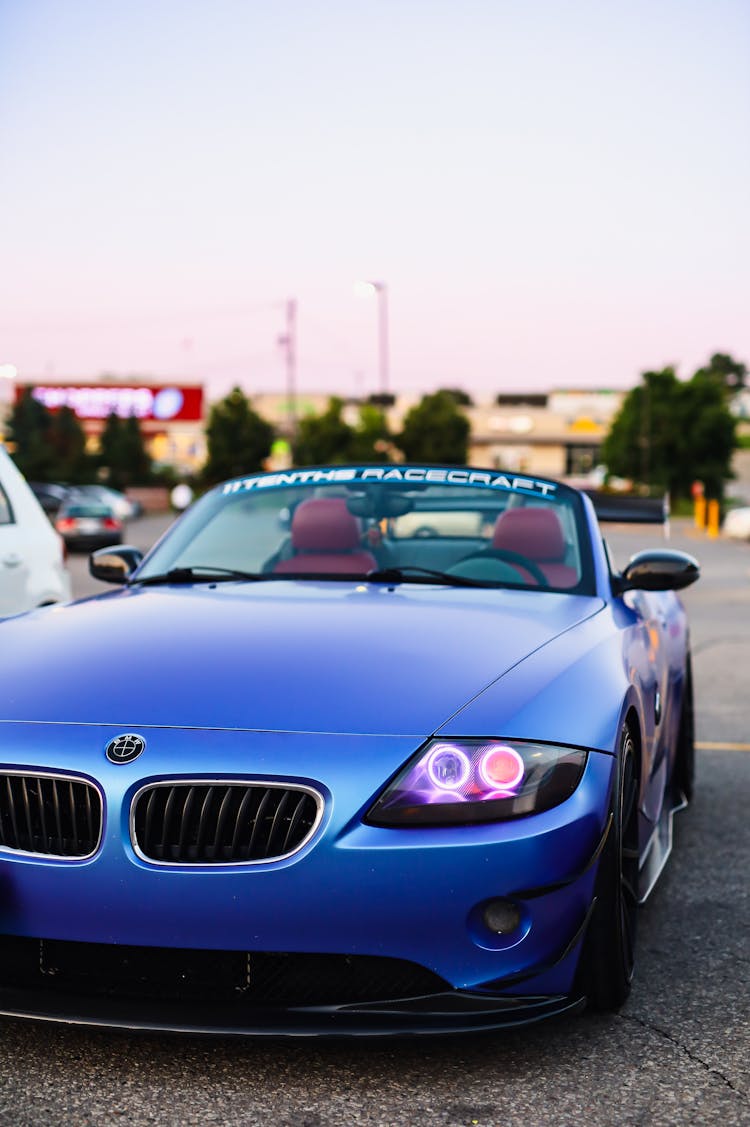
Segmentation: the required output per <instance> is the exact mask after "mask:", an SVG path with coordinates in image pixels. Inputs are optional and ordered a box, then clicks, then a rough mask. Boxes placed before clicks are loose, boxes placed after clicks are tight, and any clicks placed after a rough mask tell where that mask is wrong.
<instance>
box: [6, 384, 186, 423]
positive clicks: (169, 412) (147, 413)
mask: <svg viewBox="0 0 750 1127" xmlns="http://www.w3.org/2000/svg"><path fill="white" fill-rule="evenodd" d="M27 390H28V391H31V394H32V395H33V396H34V398H35V399H37V400H38V401H39V402H40V403H43V404H44V406H45V407H46V408H47V410H48V411H53V412H54V411H59V410H60V408H61V407H70V408H71V409H72V410H73V411H74V412H75V414H76V415H77V416H78V418H79V419H81V420H89V419H106V418H107V416H108V415H111V414H112V413H113V412H114V414H116V415H119V417H120V418H121V419H127V418H128V417H129V416H130V415H135V417H136V418H137V419H141V420H142V421H143V422H155V423H175V422H191V423H199V422H201V420H202V419H203V388H202V387H196V386H192V387H183V386H178V385H177V384H131V385H129V386H126V385H125V384H57V383H54V384H53V383H44V384H41V383H40V384H25V385H16V399H17V400H18V399H20V398H21V396H22V395H23V393H24V392H25V391H27Z"/></svg>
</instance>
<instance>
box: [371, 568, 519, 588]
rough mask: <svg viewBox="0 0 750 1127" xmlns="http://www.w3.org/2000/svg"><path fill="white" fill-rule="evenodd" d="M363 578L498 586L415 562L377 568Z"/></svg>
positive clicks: (381, 580) (452, 585)
mask: <svg viewBox="0 0 750 1127" xmlns="http://www.w3.org/2000/svg"><path fill="white" fill-rule="evenodd" d="M365 579H366V580H367V581H368V583H403V582H405V581H408V580H413V581H414V582H415V583H420V582H421V583H447V584H449V585H450V586H451V587H497V586H498V584H496V583H487V582H485V580H483V579H469V578H467V577H466V576H464V575H451V574H450V572H447V571H435V570H434V569H433V568H431V567H419V566H418V565H417V564H402V565H401V567H383V568H378V569H377V570H375V571H368V572H367V575H366V576H365Z"/></svg>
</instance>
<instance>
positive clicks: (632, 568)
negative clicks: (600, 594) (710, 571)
mask: <svg viewBox="0 0 750 1127" xmlns="http://www.w3.org/2000/svg"><path fill="white" fill-rule="evenodd" d="M700 573H701V569H700V564H699V563H698V561H697V560H696V559H694V558H693V557H692V556H689V555H688V554H687V552H675V551H671V550H669V549H667V548H661V549H654V550H650V551H646V552H638V554H637V555H635V556H633V558H632V559H631V560H630V561H629V563H628V564H627V566H626V567H625V569H624V570H623V572H622V575H619V576H616V578H615V582H614V587H615V592H616V594H618V595H622V594H623V592H625V591H679V590H681V588H683V587H689V586H690V584H691V583H695V581H696V579H698V578H699V577H700Z"/></svg>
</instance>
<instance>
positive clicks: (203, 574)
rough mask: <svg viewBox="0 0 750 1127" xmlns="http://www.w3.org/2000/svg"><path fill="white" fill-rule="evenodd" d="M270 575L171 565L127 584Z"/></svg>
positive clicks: (249, 577) (131, 580)
mask: <svg viewBox="0 0 750 1127" xmlns="http://www.w3.org/2000/svg"><path fill="white" fill-rule="evenodd" d="M268 578H270V576H266V575H260V574H259V573H258V572H257V571H239V570H238V569H237V568H233V567H213V566H212V565H208V564H193V565H192V566H191V567H171V568H170V569H169V571H164V572H160V573H159V575H144V576H143V578H141V577H140V576H138V577H136V578H135V579H130V580H128V583H129V585H130V586H131V587H132V586H135V584H136V583H137V584H138V585H139V586H141V587H151V586H156V585H157V584H160V583H165V584H168V583H228V582H231V581H232V580H233V579H245V580H250V581H254V580H258V579H268Z"/></svg>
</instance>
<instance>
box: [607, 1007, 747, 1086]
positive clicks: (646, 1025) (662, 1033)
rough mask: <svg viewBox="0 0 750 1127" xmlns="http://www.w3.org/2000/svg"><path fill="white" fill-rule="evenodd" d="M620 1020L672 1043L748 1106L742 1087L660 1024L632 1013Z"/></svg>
mask: <svg viewBox="0 0 750 1127" xmlns="http://www.w3.org/2000/svg"><path fill="white" fill-rule="evenodd" d="M620 1020H621V1021H630V1022H633V1023H634V1024H635V1025H640V1026H641V1028H642V1029H647V1030H648V1031H649V1033H656V1034H658V1035H659V1037H663V1038H664V1040H665V1041H669V1043H670V1044H671V1045H674V1046H675V1048H677V1049H679V1050H680V1052H682V1053H684V1054H685V1056H686V1057H687V1058H688V1060H690V1061H692V1062H693V1064H699V1065H700V1066H701V1068H704V1069H705V1070H706V1072H708V1073H709V1074H710V1075H711V1076H716V1077H718V1079H719V1080H721V1082H722V1083H723V1084H724V1085H725V1086H726V1087H727V1088H729V1090H730V1091H731V1092H734V1094H735V1095H737V1096H739V1097H740V1099H741V1100H742V1102H743V1103H744V1104H748V1105H749V1106H750V1098H748V1093H747V1092H746V1091H744V1089H742V1088H738V1087H737V1086H736V1085H735V1084H733V1083H732V1081H731V1080H730V1079H729V1077H728V1076H725V1075H724V1073H723V1072H721V1071H720V1070H719V1069H718V1068H713V1067H712V1066H711V1065H710V1064H708V1063H707V1062H706V1061H704V1060H703V1059H702V1058H701V1057H699V1056H698V1055H697V1054H696V1053H694V1052H692V1051H691V1050H690V1049H689V1048H688V1046H687V1045H685V1044H684V1043H683V1042H682V1041H680V1040H679V1039H678V1038H677V1037H673V1036H672V1034H671V1033H669V1032H667V1030H666V1029H662V1028H661V1027H660V1026H658V1025H654V1024H653V1022H650V1021H646V1020H645V1019H644V1018H642V1017H636V1016H635V1015H634V1014H620Z"/></svg>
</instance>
